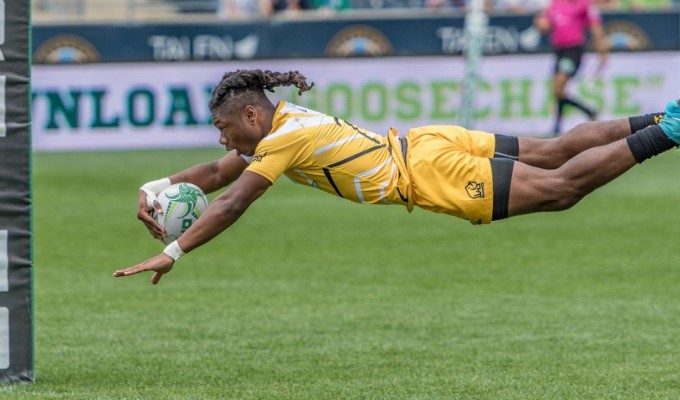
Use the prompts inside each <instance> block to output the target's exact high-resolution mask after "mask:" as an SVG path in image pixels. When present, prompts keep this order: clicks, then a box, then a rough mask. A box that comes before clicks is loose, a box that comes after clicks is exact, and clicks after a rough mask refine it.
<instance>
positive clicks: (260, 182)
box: [113, 171, 271, 285]
mask: <svg viewBox="0 0 680 400" xmlns="http://www.w3.org/2000/svg"><path fill="white" fill-rule="evenodd" d="M270 186H271V182H270V181H269V180H267V179H266V178H264V177H263V176H261V175H259V174H256V173H254V172H249V171H246V172H244V173H243V174H242V175H241V176H240V177H239V179H237V180H236V182H235V183H234V185H233V186H232V187H231V188H229V190H227V191H225V192H224V193H222V194H221V195H220V196H219V197H217V198H216V199H214V200H213V201H212V202H211V203H210V205H209V206H208V208H207V209H206V211H205V213H204V214H203V215H202V216H201V217H200V218H199V219H198V220H197V221H196V222H195V223H194V224H193V225H192V226H191V227H190V228H189V229H188V230H187V231H186V232H184V234H182V236H181V237H180V238H179V239H178V240H177V241H175V242H173V243H171V244H170V245H168V247H166V248H165V250H163V253H161V254H159V255H157V256H156V257H153V258H150V259H148V260H146V261H144V262H142V263H140V264H137V265H134V266H132V267H129V268H125V269H121V270H118V271H115V272H114V273H113V276H114V277H121V276H129V275H135V274H138V273H140V272H144V271H154V272H155V273H154V275H153V277H152V278H151V283H153V284H154V285H155V284H157V283H158V282H159V281H160V279H161V277H162V276H163V275H164V274H166V273H168V272H170V270H171V269H172V266H173V265H174V262H175V261H176V260H177V259H179V257H181V256H183V255H184V254H185V253H188V252H189V251H191V250H193V249H195V248H197V247H199V246H201V245H203V244H204V243H206V242H208V241H210V240H211V239H212V238H214V237H215V236H217V235H219V234H220V233H221V232H222V231H224V230H225V229H227V228H229V227H230V226H231V225H232V224H233V223H234V222H236V221H237V220H238V219H239V218H240V217H241V215H243V213H244V212H245V211H246V210H247V209H248V207H250V205H251V204H252V203H253V202H254V201H255V200H257V199H258V198H259V197H260V196H261V195H262V194H263V193H264V192H265V191H266V190H267V189H268V188H269V187H270Z"/></svg>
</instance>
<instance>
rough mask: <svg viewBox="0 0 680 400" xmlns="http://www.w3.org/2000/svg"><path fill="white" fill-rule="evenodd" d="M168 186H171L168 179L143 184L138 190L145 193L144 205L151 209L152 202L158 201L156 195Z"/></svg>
mask: <svg viewBox="0 0 680 400" xmlns="http://www.w3.org/2000/svg"><path fill="white" fill-rule="evenodd" d="M170 185H172V182H170V178H162V179H158V180H155V181H151V182H147V183H145V184H143V185H142V187H140V188H139V190H141V191H143V192H144V193H146V205H147V206H148V207H149V208H153V202H154V201H156V200H157V199H158V197H157V195H158V194H159V193H160V192H162V191H163V189H165V188H167V187H168V186H170Z"/></svg>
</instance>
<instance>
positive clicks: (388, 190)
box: [244, 101, 412, 210]
mask: <svg viewBox="0 0 680 400" xmlns="http://www.w3.org/2000/svg"><path fill="white" fill-rule="evenodd" d="M393 135H394V133H393V132H392V133H390V134H389V135H387V136H386V137H384V136H381V135H378V134H375V133H373V132H369V131H366V130H364V129H361V128H358V127H356V126H354V125H352V124H350V123H348V122H346V121H343V120H341V119H338V118H336V117H332V116H329V115H325V114H322V113H320V112H317V111H313V110H309V109H306V108H304V107H300V106H297V105H295V104H292V103H288V102H285V101H280V102H279V103H278V104H277V107H276V112H275V114H274V119H273V121H272V130H271V132H269V134H268V135H267V136H266V137H264V138H263V139H262V141H260V143H259V144H258V145H257V148H256V149H255V153H254V155H253V156H252V157H244V158H245V159H246V161H248V162H249V165H248V167H247V168H246V170H247V171H251V172H255V173H257V174H259V175H262V176H263V177H265V178H266V179H268V180H269V181H270V182H272V183H274V182H275V181H276V180H277V179H278V177H279V176H281V175H282V174H285V175H286V176H287V177H288V178H290V179H291V180H292V181H294V182H297V183H300V184H302V185H306V186H311V187H315V188H317V189H321V190H323V191H325V192H328V193H331V194H335V195H337V196H340V197H343V198H346V199H348V200H352V201H355V202H359V203H369V204H375V203H386V204H402V205H409V210H410V209H411V207H412V205H411V204H409V201H408V200H409V199H408V195H409V188H410V181H409V178H408V174H407V173H405V171H406V169H405V166H404V162H403V158H402V156H401V149H400V148H399V143H398V141H396V140H395V139H394V137H392V138H390V136H393Z"/></svg>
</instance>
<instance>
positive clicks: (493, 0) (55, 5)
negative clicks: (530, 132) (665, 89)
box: [33, 0, 680, 22]
mask: <svg viewBox="0 0 680 400" xmlns="http://www.w3.org/2000/svg"><path fill="white" fill-rule="evenodd" d="M549 2H550V0H486V10H487V12H489V13H492V14H493V13H499V14H501V13H517V14H525V13H535V12H537V11H539V10H540V9H542V8H543V7H545V6H546V5H547V4H548V3H549ZM468 3H470V1H466V0H110V1H107V2H102V1H100V0H36V1H34V2H33V15H34V21H37V22H40V21H43V20H48V21H49V20H51V19H60V18H81V19H115V18H116V17H123V18H126V17H127V18H129V17H132V16H134V17H142V18H145V17H146V18H166V17H172V16H180V17H182V16H194V17H195V16H207V17H217V18H221V19H226V20H250V19H262V18H269V17H273V16H277V15H287V16H299V17H305V16H314V17H318V16H319V14H322V15H324V16H332V15H336V14H337V15H338V16H341V14H343V13H353V12H357V11H358V12H371V11H382V12H385V11H392V12H400V11H401V12H410V11H414V10H430V11H433V12H437V11H447V12H461V13H463V12H465V11H466V7H467V6H468ZM594 3H595V4H596V5H597V6H598V7H599V8H600V9H601V10H602V11H604V12H606V11H630V12H636V11H649V10H668V9H672V8H674V7H678V5H680V0H594Z"/></svg>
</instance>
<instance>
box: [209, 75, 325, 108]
mask: <svg viewBox="0 0 680 400" xmlns="http://www.w3.org/2000/svg"><path fill="white" fill-rule="evenodd" d="M291 85H292V86H295V87H296V88H298V94H300V95H301V94H302V92H306V91H308V90H309V89H311V88H312V87H313V86H314V83H312V84H311V85H308V84H307V78H305V76H304V75H302V74H301V73H299V72H298V71H289V72H272V71H269V70H267V71H261V70H259V69H254V70H247V69H239V70H236V71H235V72H227V73H225V74H224V76H222V80H221V81H220V83H219V84H218V85H217V87H215V89H214V90H213V92H212V98H211V99H210V111H215V110H216V109H218V108H219V107H221V106H222V105H223V104H224V103H225V102H227V101H228V105H227V106H228V107H229V109H231V110H235V111H236V110H241V109H243V107H245V106H246V105H248V104H253V105H260V106H263V107H265V106H267V105H270V106H271V102H270V101H269V99H268V98H267V96H266V95H265V94H264V90H265V89H266V90H268V91H270V92H272V93H273V92H274V88H275V87H277V86H291Z"/></svg>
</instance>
